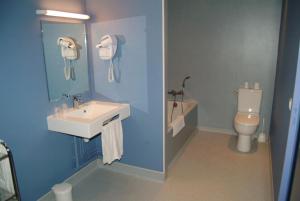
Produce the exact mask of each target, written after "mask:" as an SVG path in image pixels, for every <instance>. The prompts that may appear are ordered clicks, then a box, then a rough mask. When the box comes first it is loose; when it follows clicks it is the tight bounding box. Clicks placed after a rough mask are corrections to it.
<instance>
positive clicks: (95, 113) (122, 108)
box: [47, 101, 130, 139]
mask: <svg viewBox="0 0 300 201" xmlns="http://www.w3.org/2000/svg"><path fill="white" fill-rule="evenodd" d="M129 116H130V106H129V104H122V103H110V102H101V101H90V102H87V103H85V104H82V105H81V106H80V107H79V108H70V109H67V110H65V111H64V112H63V113H62V114H61V115H50V116H48V117H47V123H48V130H51V131H56V132H61V133H66V134H69V135H75V136H78V137H83V138H86V139H90V138H92V137H94V136H95V135H97V134H99V133H101V132H102V130H103V125H105V124H106V123H108V122H109V121H111V120H113V119H116V118H120V119H121V120H123V119H125V118H127V117H129Z"/></svg>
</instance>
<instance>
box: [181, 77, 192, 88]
mask: <svg viewBox="0 0 300 201" xmlns="http://www.w3.org/2000/svg"><path fill="white" fill-rule="evenodd" d="M190 78H191V76H186V77H185V78H184V79H183V81H182V88H185V81H186V80H188V79H190Z"/></svg>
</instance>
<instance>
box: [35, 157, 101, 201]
mask: <svg viewBox="0 0 300 201" xmlns="http://www.w3.org/2000/svg"><path fill="white" fill-rule="evenodd" d="M97 168H98V162H97V159H96V160H94V161H92V162H90V163H89V164H88V165H86V166H85V167H83V168H81V169H80V170H78V171H77V172H75V173H74V174H73V175H71V176H70V177H69V178H67V179H66V180H65V181H64V182H68V183H70V184H72V185H73V186H74V185H75V184H77V183H78V182H80V181H81V180H82V179H83V178H85V177H86V176H88V175H89V174H91V173H92V172H93V171H95V170H97ZM53 197H54V195H53V192H52V190H50V191H49V192H48V193H46V194H45V195H43V196H42V197H40V198H39V199H38V200H37V201H48V200H52V198H53Z"/></svg>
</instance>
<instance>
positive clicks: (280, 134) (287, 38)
mask: <svg viewBox="0 0 300 201" xmlns="http://www.w3.org/2000/svg"><path fill="white" fill-rule="evenodd" d="M283 5H284V6H283V12H282V22H281V33H280V43H279V51H278V62H277V72H276V82H275V92H274V101H273V111H272V122H271V133H270V137H271V153H272V169H273V186H274V194H275V200H278V199H277V198H278V195H279V190H280V185H281V183H282V184H285V185H286V183H288V179H287V178H288V177H286V176H285V175H284V174H283V166H284V163H286V164H288V163H290V162H291V161H290V159H289V158H286V150H287V147H291V146H292V145H291V144H287V143H288V141H287V140H288V137H289V126H290V125H289V122H290V115H291V112H290V111H289V109H288V104H289V99H290V98H291V97H293V91H294V85H295V75H296V69H297V61H298V53H299V39H300V25H299V19H300V12H299V9H300V2H299V1H298V0H287V1H284V4H283ZM292 141H295V140H292ZM289 149H291V148H289ZM288 153H290V152H288ZM285 174H289V173H288V172H285ZM282 178H284V180H282ZM286 188H288V187H287V186H281V190H282V189H286ZM281 193H283V194H285V193H286V192H281ZM283 194H282V195H283ZM282 195H281V196H282ZM282 198H283V197H281V200H284V199H282ZM281 200H280V201H281Z"/></svg>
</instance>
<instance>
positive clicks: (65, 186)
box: [52, 183, 73, 201]
mask: <svg viewBox="0 0 300 201" xmlns="http://www.w3.org/2000/svg"><path fill="white" fill-rule="evenodd" d="M52 190H53V192H54V194H55V198H56V201H73V199H72V185H71V184H69V183H61V184H56V185H54V186H53V187H52Z"/></svg>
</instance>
